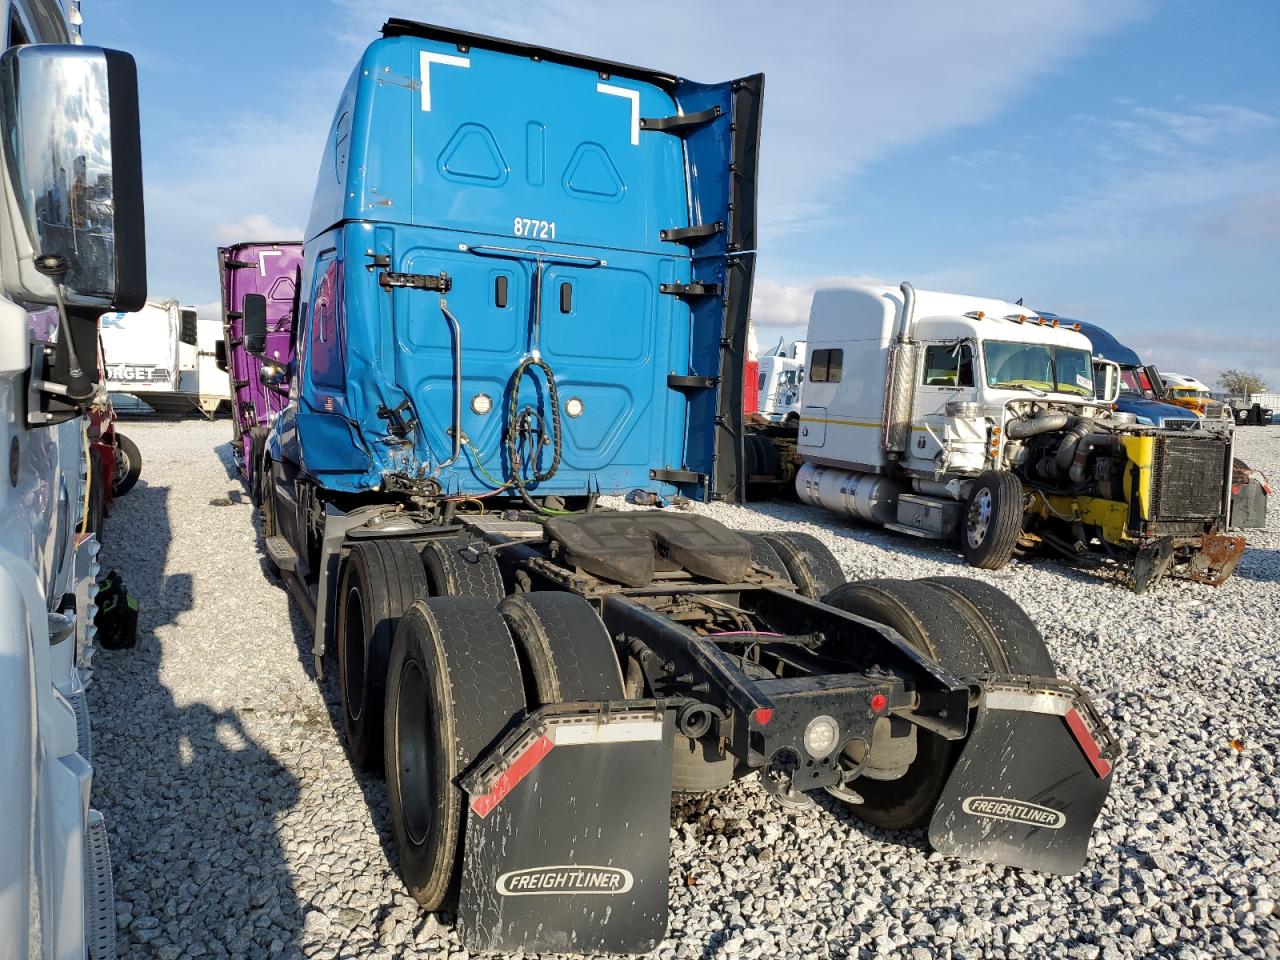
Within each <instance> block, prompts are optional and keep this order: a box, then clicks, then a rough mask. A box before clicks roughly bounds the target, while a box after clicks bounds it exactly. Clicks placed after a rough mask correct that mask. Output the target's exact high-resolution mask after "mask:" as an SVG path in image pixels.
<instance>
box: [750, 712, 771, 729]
mask: <svg viewBox="0 0 1280 960" xmlns="http://www.w3.org/2000/svg"><path fill="white" fill-rule="evenodd" d="M751 719H752V720H754V721H755V722H756V724H757V725H758V726H761V727H763V726H764V725H765V724H767V723H768V722H769V721H770V720H772V719H773V707H756V708H755V709H754V710H752V711H751Z"/></svg>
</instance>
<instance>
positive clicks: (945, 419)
mask: <svg viewBox="0 0 1280 960" xmlns="http://www.w3.org/2000/svg"><path fill="white" fill-rule="evenodd" d="M973 358H974V350H973V344H972V343H971V342H970V341H968V340H960V341H954V340H953V341H950V342H945V343H931V344H926V345H925V348H924V355H923V358H922V360H921V363H920V370H919V373H918V375H917V380H916V393H915V403H914V411H913V415H912V427H911V439H910V441H908V456H909V457H910V458H911V459H912V460H915V461H919V462H917V463H916V464H913V465H914V466H916V467H917V468H921V469H929V468H932V466H933V465H934V464H940V463H941V462H942V461H941V459H940V458H942V457H944V456H946V455H949V454H950V453H951V452H952V450H953V448H954V449H957V450H963V449H965V448H967V447H968V446H974V448H975V449H976V450H978V451H979V452H981V450H982V449H984V448H983V442H984V441H985V439H986V438H985V437H984V436H979V434H978V432H977V431H976V430H975V429H971V425H970V424H969V422H968V420H966V419H965V418H957V417H955V416H954V415H951V414H948V412H947V404H949V403H953V402H957V401H973V400H977V397H978V393H977V386H976V381H975V378H974V359H973Z"/></svg>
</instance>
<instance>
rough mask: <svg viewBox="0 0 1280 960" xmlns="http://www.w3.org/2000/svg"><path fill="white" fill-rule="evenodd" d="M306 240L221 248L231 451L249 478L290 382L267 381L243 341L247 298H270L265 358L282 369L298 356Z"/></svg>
mask: <svg viewBox="0 0 1280 960" xmlns="http://www.w3.org/2000/svg"><path fill="white" fill-rule="evenodd" d="M301 269H302V244H301V243H300V242H297V243H294V242H290V243H237V244H234V245H232V246H229V247H220V248H218V275H219V277H220V279H221V281H222V329H223V337H224V340H223V342H222V344H220V345H219V349H218V365H219V366H220V367H221V368H222V369H224V370H226V371H227V375H228V376H229V377H230V378H231V413H232V430H233V431H234V436H233V439H232V449H233V451H234V455H235V461H236V466H237V467H238V468H239V470H240V473H241V475H242V476H243V477H245V478H246V479H250V478H251V477H252V476H253V470H252V468H251V464H252V463H253V462H254V461H255V460H256V459H257V457H258V455H259V453H258V450H259V449H260V445H261V444H262V442H263V441H264V439H265V437H266V432H267V428H268V427H269V426H270V425H271V421H272V419H273V418H274V417H275V415H276V414H277V413H279V412H280V410H281V408H283V407H284V405H285V404H286V403H288V402H289V384H288V380H287V376H286V378H284V379H283V382H279V383H268V382H264V380H265V379H267V378H264V377H263V367H264V363H263V360H262V359H259V358H257V357H254V356H251V355H250V354H249V352H248V351H247V350H246V349H245V342H244V298H245V297H246V296H248V295H250V294H259V295H261V296H263V297H265V298H266V306H267V348H266V351H265V353H264V355H263V356H264V357H265V358H267V359H269V360H270V361H271V362H273V363H275V364H277V365H278V366H279V367H280V368H281V369H282V370H285V371H287V370H288V369H289V363H290V361H291V360H292V359H293V316H294V307H295V303H296V301H297V293H298V277H299V272H300V271H301Z"/></svg>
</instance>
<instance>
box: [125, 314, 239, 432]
mask: <svg viewBox="0 0 1280 960" xmlns="http://www.w3.org/2000/svg"><path fill="white" fill-rule="evenodd" d="M101 326H102V354H103V357H104V359H105V361H106V367H107V389H108V390H109V391H111V392H113V393H124V394H128V395H129V396H132V397H136V398H137V399H139V400H141V401H143V402H144V403H146V404H147V406H149V407H151V408H152V409H153V410H155V411H156V412H157V413H166V414H182V413H189V412H190V411H191V410H192V409H196V410H199V411H200V412H201V413H203V414H204V415H205V416H207V417H212V416H213V415H214V413H216V412H217V410H218V408H219V406H221V405H222V404H224V403H230V400H231V386H230V383H229V381H228V380H227V375H226V373H225V372H224V371H222V370H219V369H218V366H217V357H216V356H215V354H216V348H215V347H216V344H217V342H218V340H220V339H221V337H222V326H221V321H220V320H219V319H217V318H211V319H204V320H201V319H199V317H198V316H197V313H196V308H195V307H187V306H182V305H181V304H179V303H178V301H177V300H148V301H147V303H146V305H145V306H144V307H143V308H142V309H141V310H137V311H134V312H131V313H118V312H117V313H108V314H105V315H104V316H103V318H102V324H101Z"/></svg>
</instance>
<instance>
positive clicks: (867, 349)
mask: <svg viewBox="0 0 1280 960" xmlns="http://www.w3.org/2000/svg"><path fill="white" fill-rule="evenodd" d="M808 344H809V358H808V372H807V376H806V382H805V385H804V395H803V399H802V408H801V413H800V425H799V436H798V440H797V456H798V458H799V460H800V461H802V466H801V468H800V470H799V471H798V473H797V475H796V490H797V492H798V494H799V496H800V498H801V499H802V500H804V501H805V502H807V503H811V504H815V505H819V506H823V507H826V508H828V509H830V510H835V511H838V512H842V513H846V514H849V515H851V516H854V517H858V518H861V519H863V520H867V521H870V522H873V523H878V524H880V525H882V526H885V527H888V528H890V529H893V530H898V531H901V532H903V533H908V534H912V535H915V536H918V537H924V538H928V539H934V540H953V539H958V541H959V546H960V549H961V551H962V552H963V554H964V557H965V559H966V561H968V563H969V564H971V565H972V566H975V567H981V568H986V569H997V568H999V567H1002V566H1004V564H1005V563H1007V562H1008V561H1009V559H1010V558H1011V557H1012V556H1014V555H1015V553H1018V552H1021V551H1025V550H1030V549H1033V548H1037V547H1044V548H1047V549H1050V550H1053V551H1056V552H1058V553H1061V554H1064V555H1066V556H1067V557H1069V558H1071V559H1074V560H1082V561H1085V562H1093V563H1099V564H1112V565H1117V566H1119V567H1121V568H1122V569H1124V570H1126V571H1128V573H1129V575H1130V576H1131V577H1132V583H1133V585H1134V587H1135V588H1136V589H1138V590H1142V589H1145V588H1146V587H1147V586H1148V585H1149V584H1151V583H1153V582H1155V581H1156V580H1158V579H1160V578H1161V577H1163V576H1165V575H1166V574H1171V575H1174V576H1182V577H1186V578H1189V579H1193V580H1200V581H1202V582H1206V583H1215V584H1216V583H1221V582H1223V581H1224V580H1226V579H1227V577H1229V576H1230V575H1231V572H1232V571H1233V570H1234V568H1235V565H1236V563H1237V562H1238V560H1239V558H1240V556H1241V554H1242V553H1243V552H1244V545H1245V544H1244V538H1243V537H1238V536H1227V535H1226V533H1225V531H1226V530H1227V528H1228V526H1229V522H1230V509H1231V466H1232V436H1231V434H1230V432H1211V431H1200V430H1197V431H1171V430H1160V429H1156V428H1154V427H1150V426H1139V425H1138V424H1137V418H1136V417H1134V416H1133V415H1132V414H1125V413H1118V412H1116V411H1115V410H1114V408H1113V407H1114V402H1115V400H1116V397H1117V395H1118V392H1119V368H1118V367H1116V365H1115V364H1110V363H1106V362H1102V363H1099V364H1097V366H1096V370H1097V374H1096V375H1097V376H1100V377H1101V379H1102V380H1103V381H1104V382H1102V383H1095V361H1094V360H1093V358H1092V357H1091V347H1090V344H1089V340H1088V339H1087V338H1086V337H1085V336H1084V334H1082V333H1080V332H1079V331H1078V329H1073V328H1072V327H1071V326H1070V325H1067V324H1063V323H1061V322H1060V321H1059V320H1057V319H1049V318H1046V317H1042V316H1040V315H1039V314H1037V313H1036V312H1034V311H1032V310H1029V309H1027V308H1025V307H1023V306H1021V305H1018V304H1013V303H1008V302H1006V301H1003V300H996V299H989V298H982V297H970V296H961V295H957V294H949V293H935V292H928V291H919V292H917V291H915V290H914V289H913V288H912V286H911V284H909V283H903V284H902V285H901V287H897V288H895V287H887V286H875V285H853V286H848V287H833V288H829V289H822V290H819V291H817V292H816V293H815V295H814V298H813V305H812V308H811V313H810V318H809V333H808Z"/></svg>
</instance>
